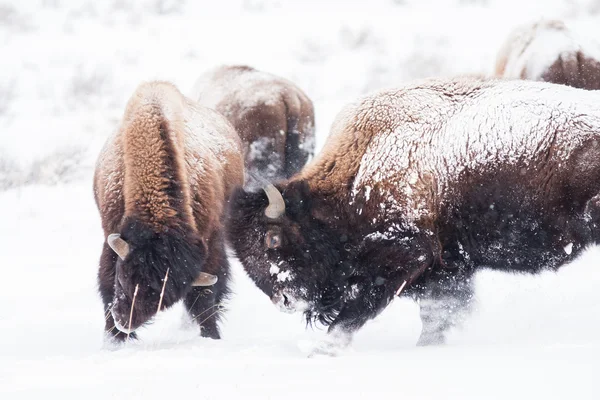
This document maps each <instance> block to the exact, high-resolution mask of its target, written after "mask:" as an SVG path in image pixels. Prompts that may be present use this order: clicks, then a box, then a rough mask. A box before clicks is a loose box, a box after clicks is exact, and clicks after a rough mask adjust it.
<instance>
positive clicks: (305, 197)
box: [283, 180, 310, 216]
mask: <svg viewBox="0 0 600 400" xmlns="http://www.w3.org/2000/svg"><path fill="white" fill-rule="evenodd" d="M283 198H284V199H285V202H286V210H287V212H286V213H288V214H290V215H292V216H294V215H300V214H303V213H306V212H308V211H309V210H310V187H309V185H308V182H306V181H304V180H300V181H292V182H290V183H289V184H288V185H287V187H286V188H285V190H284V191H283Z"/></svg>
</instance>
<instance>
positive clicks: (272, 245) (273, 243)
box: [265, 231, 281, 249]
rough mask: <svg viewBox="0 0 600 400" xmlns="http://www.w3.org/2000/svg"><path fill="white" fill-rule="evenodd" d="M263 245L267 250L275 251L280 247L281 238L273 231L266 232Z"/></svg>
mask: <svg viewBox="0 0 600 400" xmlns="http://www.w3.org/2000/svg"><path fill="white" fill-rule="evenodd" d="M265 245H266V246H267V247H268V248H269V249H277V248H279V247H281V236H280V235H279V234H277V233H275V232H273V231H268V232H267V234H266V235H265Z"/></svg>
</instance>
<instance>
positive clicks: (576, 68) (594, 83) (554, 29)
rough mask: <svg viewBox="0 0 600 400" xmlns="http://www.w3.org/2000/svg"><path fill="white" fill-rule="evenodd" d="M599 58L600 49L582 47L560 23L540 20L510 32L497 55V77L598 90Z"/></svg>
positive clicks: (599, 80)
mask: <svg viewBox="0 0 600 400" xmlns="http://www.w3.org/2000/svg"><path fill="white" fill-rule="evenodd" d="M594 47H596V48H594ZM591 51H594V54H592V52H591ZM599 57H600V48H597V46H593V45H589V44H586V43H584V41H583V40H582V39H580V38H578V37H577V36H576V35H575V33H574V32H572V31H571V30H569V29H568V28H567V26H566V25H565V24H564V23H563V22H561V21H554V20H550V21H548V20H542V21H539V22H536V23H534V24H530V25H525V26H520V27H518V28H516V29H515V30H514V31H513V32H511V34H510V35H509V37H508V39H507V40H506V42H505V43H504V45H503V46H502V48H501V50H500V52H499V53H498V56H497V59H496V75H497V76H499V77H505V78H518V79H529V80H533V81H545V82H551V83H557V84H561V85H568V86H573V87H576V88H581V89H588V90H598V89H600V61H598V60H599V59H600V58H599Z"/></svg>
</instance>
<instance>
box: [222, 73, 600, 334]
mask: <svg viewBox="0 0 600 400" xmlns="http://www.w3.org/2000/svg"><path fill="white" fill-rule="evenodd" d="M276 186H277V188H278V189H279V191H280V192H281V193H282V196H283V198H284V201H285V204H286V211H285V214H284V215H283V216H282V217H280V218H278V219H270V218H267V217H266V216H265V214H264V211H265V208H266V206H267V205H268V199H267V197H266V195H265V193H264V192H263V191H257V192H251V191H245V190H238V191H236V192H235V193H234V195H233V196H232V201H231V211H230V218H231V221H230V222H229V224H228V232H229V236H230V240H231V243H232V246H233V247H234V249H235V251H236V253H237V256H238V257H239V258H240V260H241V262H242V264H243V265H244V268H245V269H246V271H247V272H248V274H249V275H250V277H251V278H252V279H253V280H254V281H255V282H256V284H257V286H258V287H259V288H260V289H261V290H263V292H265V293H266V294H267V295H269V296H270V297H271V299H272V300H273V301H274V303H276V305H277V306H279V307H280V308H281V309H282V310H283V311H288V312H293V311H304V312H305V314H306V316H307V318H308V319H309V320H319V321H320V322H322V323H325V324H326V325H329V332H330V333H331V335H332V337H336V338H340V337H342V338H344V339H343V342H348V341H349V340H350V338H351V336H352V334H353V333H354V332H356V331H357V330H358V329H360V328H361V327H362V326H363V324H364V323H365V322H366V321H367V320H369V319H370V318H373V317H375V316H376V315H377V314H378V313H379V312H381V310H383V309H384V308H385V307H386V306H387V304H388V303H389V302H390V301H391V300H392V298H393V297H394V296H395V295H396V293H397V292H398V291H399V290H400V289H401V293H402V294H403V295H409V296H413V297H415V298H418V299H420V307H421V318H422V321H423V331H422V334H421V337H420V339H419V344H422V345H425V344H432V343H441V342H443V341H444V334H445V332H446V330H447V329H448V328H450V327H452V326H453V325H455V324H456V323H457V322H459V321H460V318H459V317H460V316H461V315H463V314H464V312H466V311H468V309H469V307H470V304H471V299H472V285H471V282H472V275H473V273H474V272H475V271H476V270H478V269H479V268H494V269H498V270H505V271H520V272H531V273H534V272H537V271H540V270H541V269H545V268H551V269H555V268H558V267H559V266H561V265H563V264H564V263H566V262H568V261H570V260H572V259H573V258H574V257H576V256H577V254H579V252H580V251H581V250H582V249H583V248H584V247H585V246H586V245H589V244H592V243H596V242H597V241H598V237H599V236H598V234H599V231H598V221H599V220H598V215H599V214H598V200H597V199H598V197H595V196H596V195H597V194H598V193H599V192H600V94H596V93H595V92H590V91H583V90H578V89H573V88H568V87H564V86H559V85H551V84H545V83H537V82H527V81H509V80H502V81H495V80H491V81H483V80H481V79H472V78H471V79H469V78H461V79H455V80H428V81H423V82H418V83H415V84H413V85H410V86H407V87H404V88H402V89H399V90H393V91H386V92H381V93H378V94H374V95H372V96H369V97H366V98H364V99H362V100H361V101H359V102H357V103H354V104H351V105H349V106H348V107H346V108H345V109H344V110H343V111H342V112H341V113H340V114H339V115H338V118H337V119H336V122H335V123H334V124H333V128H332V132H331V134H330V136H329V138H328V140H327V142H326V144H325V146H324V148H323V150H322V152H321V153H320V154H319V155H318V156H317V157H316V158H315V159H314V160H313V161H312V162H311V163H310V164H309V165H307V166H306V167H305V168H304V169H303V170H302V171H301V173H300V174H298V175H297V176H295V177H294V178H292V179H291V180H289V181H287V182H284V183H280V184H277V185H276ZM274 235H275V236H277V237H278V239H279V240H278V241H276V242H280V243H281V245H280V246H279V247H277V248H269V247H268V246H267V245H266V242H265V238H267V237H268V238H271V239H272V237H273V236H274ZM267 243H268V242H267Z"/></svg>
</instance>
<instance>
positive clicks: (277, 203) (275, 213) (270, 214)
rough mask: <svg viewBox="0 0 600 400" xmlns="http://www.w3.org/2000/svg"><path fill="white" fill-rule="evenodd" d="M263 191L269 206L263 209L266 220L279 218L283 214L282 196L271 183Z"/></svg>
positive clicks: (283, 203)
mask: <svg viewBox="0 0 600 400" xmlns="http://www.w3.org/2000/svg"><path fill="white" fill-rule="evenodd" d="M263 190H264V191H265V193H266V195H267V198H268V199H269V206H268V207H267V208H266V209H265V215H266V216H267V218H271V219H277V218H279V217H281V216H282V215H283V214H284V213H285V202H284V201H283V196H282V195H281V193H279V190H277V188H276V187H275V186H274V185H273V184H271V183H269V184H268V185H266V186H265V187H264V188H263Z"/></svg>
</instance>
